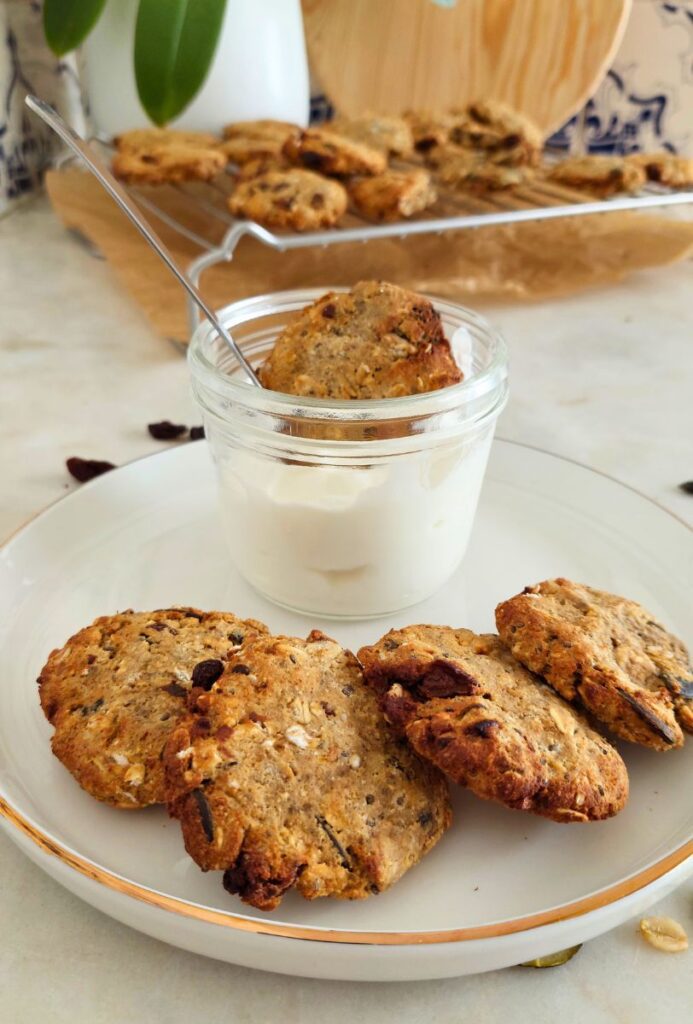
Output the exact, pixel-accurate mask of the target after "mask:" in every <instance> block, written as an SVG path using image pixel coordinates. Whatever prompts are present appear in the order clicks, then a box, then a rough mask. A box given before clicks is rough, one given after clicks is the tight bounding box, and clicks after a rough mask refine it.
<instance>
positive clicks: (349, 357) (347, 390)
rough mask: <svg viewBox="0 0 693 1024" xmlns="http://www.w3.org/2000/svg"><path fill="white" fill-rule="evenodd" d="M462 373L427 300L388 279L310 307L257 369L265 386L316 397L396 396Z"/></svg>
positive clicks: (329, 295) (356, 287) (453, 379)
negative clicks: (387, 281) (388, 281)
mask: <svg viewBox="0 0 693 1024" xmlns="http://www.w3.org/2000/svg"><path fill="white" fill-rule="evenodd" d="M461 379H462V373H461V371H460V369H459V367H458V366H457V364H456V363H455V360H454V359H453V356H452V352H451V351H450V345H449V343H448V341H447V340H446V338H445V335H444V333H443V325H442V322H441V319H440V316H439V315H438V313H437V312H436V311H435V309H434V308H433V306H432V305H431V303H430V302H429V301H428V299H425V298H424V297H423V296H421V295H417V294H416V293H415V292H410V291H408V290H407V289H405V288H399V287H398V286H397V285H394V284H388V283H386V282H384V281H360V282H359V283H358V284H356V285H354V287H353V288H352V289H351V291H349V292H328V293H327V295H323V296H322V297H321V298H319V299H317V300H316V302H314V303H313V304H312V306H307V307H306V309H304V310H302V311H301V313H299V314H298V316H297V317H296V319H295V320H294V321H293V322H292V323H290V324H289V326H288V327H286V328H285V329H284V330H283V331H282V333H281V334H280V335H279V337H278V338H277V341H276V342H275V345H274V348H273V349H272V351H271V353H270V354H269V356H268V357H267V359H266V360H265V362H264V363H263V365H262V367H261V368H260V380H261V382H262V384H263V386H264V387H266V388H270V389H271V390H272V391H281V392H284V393H285V394H289V395H312V396H316V397H319V398H341V399H349V398H353V399H357V398H361V399H363V398H396V397H401V396H402V395H413V394H418V393H420V392H424V391H435V390H437V389H438V388H443V387H447V386H449V385H450V384H456V383H457V382H458V381H460V380H461Z"/></svg>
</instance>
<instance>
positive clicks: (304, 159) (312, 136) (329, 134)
mask: <svg viewBox="0 0 693 1024" xmlns="http://www.w3.org/2000/svg"><path fill="white" fill-rule="evenodd" d="M282 152H283V153H284V156H286V157H287V158H288V159H289V160H290V161H291V162H292V163H293V164H298V165H299V166H301V167H306V168H307V169H308V170H310V171H319V172H321V173H322V174H335V175H338V176H339V175H348V174H382V172H383V171H384V170H385V168H386V167H387V157H386V156H385V154H384V153H383V152H382V151H381V150H379V149H374V148H373V147H372V146H366V145H364V143H363V142H355V141H354V140H353V139H348V138H347V137H346V136H344V135H337V133H336V132H333V131H330V130H329V129H327V128H307V129H306V130H305V131H303V132H298V133H296V134H293V135H290V136H289V138H288V139H287V140H286V142H285V143H284V147H283V150H282Z"/></svg>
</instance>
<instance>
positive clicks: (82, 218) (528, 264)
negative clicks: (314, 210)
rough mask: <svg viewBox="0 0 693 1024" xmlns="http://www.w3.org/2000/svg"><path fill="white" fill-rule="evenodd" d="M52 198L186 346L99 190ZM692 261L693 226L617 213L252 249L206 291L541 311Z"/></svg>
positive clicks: (214, 224) (153, 273)
mask: <svg viewBox="0 0 693 1024" xmlns="http://www.w3.org/2000/svg"><path fill="white" fill-rule="evenodd" d="M46 188H47V190H48V195H49V196H50V199H51V202H52V204H53V209H54V210H55V212H56V214H57V215H58V217H59V218H60V219H61V220H62V221H63V223H64V224H65V225H66V226H67V227H69V228H72V229H74V230H76V231H78V232H80V233H81V234H82V235H83V236H85V237H86V238H88V239H89V240H90V241H91V242H92V243H93V244H94V245H95V246H96V247H97V249H98V250H100V252H101V253H103V255H104V256H105V258H106V259H107V260H108V262H109V263H110V265H111V266H112V267H113V270H114V272H115V274H116V276H117V277H118V278H119V280H120V281H121V282H122V283H123V285H124V286H125V288H126V289H127V290H128V291H129V292H130V294H131V295H132V297H133V298H134V300H135V302H137V303H138V304H139V305H140V306H141V308H142V309H143V310H144V312H145V314H146V316H147V318H148V319H149V321H150V322H151V324H152V327H153V328H154V330H155V331H157V332H158V333H159V334H160V335H162V337H164V338H173V339H175V340H179V341H187V339H188V336H189V325H188V317H187V309H186V300H185V296H184V293H183V291H182V289H181V287H180V286H179V285H178V284H177V283H176V282H175V280H174V279H173V278H172V277H171V276H170V273H169V272H168V271H167V270H166V268H165V267H164V266H163V264H162V263H160V261H159V259H158V257H157V256H156V255H155V254H154V253H153V252H151V250H150V249H149V248H148V246H147V244H146V243H145V242H144V241H143V239H142V238H141V237H140V236H139V234H138V233H137V231H136V230H135V228H133V227H132V226H131V225H130V223H129V222H128V221H127V220H126V218H125V216H124V215H123V214H122V213H121V211H120V210H119V209H118V208H117V206H116V205H115V203H113V201H112V200H111V199H110V198H109V197H108V196H107V195H106V193H105V192H104V191H103V190H102V188H101V186H100V185H99V184H98V182H96V180H95V179H94V178H93V177H92V176H91V175H90V174H88V173H87V172H85V171H82V170H80V169H78V168H69V169H65V170H60V171H51V172H49V173H48V175H47V177H46ZM157 201H159V202H162V203H163V202H164V201H165V203H166V204H167V208H168V209H170V211H171V212H173V213H178V214H180V213H181V212H182V207H180V204H181V202H183V200H181V198H180V197H179V196H177V195H176V193H175V192H174V190H173V189H166V190H165V192H163V191H162V192H161V193H159V194H158V196H157ZM185 209H186V212H185V214H184V216H185V222H186V225H187V226H188V227H190V228H191V229H192V230H195V231H197V232H198V233H199V234H202V235H204V236H205V237H207V238H210V239H213V240H215V241H218V240H220V239H221V237H222V236H223V233H224V225H223V224H222V223H221V222H220V221H217V220H215V219H214V218H212V217H208V216H207V215H206V214H199V215H198V214H194V215H193V214H190V212H189V211H188V208H187V207H186V208H185ZM153 223H154V224H155V226H156V228H157V230H158V232H159V234H160V235H161V237H162V238H163V240H164V241H165V242H166V244H167V245H168V246H169V247H170V249H171V250H172V252H173V255H174V257H175V258H176V260H177V261H178V262H179V264H180V266H181V267H182V268H183V269H186V268H187V266H188V264H189V263H190V262H191V261H192V260H193V259H194V258H196V257H197V256H199V255H200V252H201V250H200V248H199V247H198V246H197V245H196V244H195V243H193V242H191V241H189V240H187V239H185V238H182V237H181V236H180V234H178V233H177V232H176V231H174V230H173V229H171V228H169V227H166V226H165V225H164V224H162V223H161V222H160V221H158V220H154V221H153ZM691 255H693V221H690V220H689V221H686V220H684V219H679V218H675V217H672V216H668V215H662V214H652V213H646V212H642V213H640V212H638V213H633V212H627V213H623V212H622V213H618V212H614V213H606V214H598V215H592V216H587V217H573V218H561V219H557V220H551V221H537V222H534V223H523V224H513V225H501V226H494V227H484V228H477V229H473V230H466V231H458V232H455V233H449V234H447V235H420V236H418V237H414V238H409V239H406V240H402V239H394V240H382V241H380V240H378V241H370V242H368V243H362V242H357V243H345V244H340V245H332V246H329V247H327V248H315V247H311V248H307V249H301V250H294V251H292V252H284V253H280V252H274V251H273V250H271V249H269V248H267V247H266V246H264V245H262V244H261V243H260V242H257V241H256V240H254V239H251V238H244V239H243V240H242V241H241V242H240V243H239V245H238V247H237V249H236V253H235V256H234V258H233V261H232V262H230V263H225V264H222V265H218V266H216V267H212V268H210V269H209V270H208V271H206V272H205V274H204V275H203V277H202V280H201V287H202V291H203V292H204V294H205V297H206V298H207V299H208V301H210V302H211V304H212V305H213V306H215V307H220V306H224V305H226V304H228V303H229V302H233V301H234V300H236V299H240V298H246V297H248V296H251V295H259V294H262V293H263V292H269V291H277V290H280V289H285V288H298V287H321V286H329V285H348V284H353V283H354V282H356V281H358V280H362V279H365V278H371V277H381V278H384V279H387V280H389V281H394V282H396V283H398V284H403V285H408V286H409V287H412V288H415V289H417V290H420V291H425V292H429V293H431V294H434V295H435V294H437V295H441V296H445V297H448V298H453V299H459V300H461V301H468V302H469V303H470V304H473V299H474V297H475V296H476V297H481V296H483V297H484V298H495V299H499V298H500V299H502V298H507V299H515V300H517V299H522V300H536V299H541V298H544V297H548V296H553V295H560V294H565V293H568V292H576V291H580V290H582V289H585V288H589V287H594V286H597V285H605V284H608V283H610V282H612V281H616V280H618V279H620V278H622V277H624V276H625V275H626V274H629V273H631V272H633V271H635V270H639V269H642V268H645V267H655V266H663V265H665V264H668V263H673V262H675V261H677V260H681V259H684V258H687V257H690V256H691Z"/></svg>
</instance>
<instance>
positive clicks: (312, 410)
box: [188, 286, 508, 420]
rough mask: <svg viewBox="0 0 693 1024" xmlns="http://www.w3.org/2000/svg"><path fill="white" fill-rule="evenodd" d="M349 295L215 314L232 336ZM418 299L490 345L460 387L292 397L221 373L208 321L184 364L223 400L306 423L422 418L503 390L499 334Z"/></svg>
mask: <svg viewBox="0 0 693 1024" xmlns="http://www.w3.org/2000/svg"><path fill="white" fill-rule="evenodd" d="M348 290H349V289H348V287H345V286H333V287H323V288H294V289H290V290H286V291H277V292H268V293H265V294H263V295H254V296H252V297H251V298H249V299H241V300H239V301H236V302H232V303H230V304H229V305H228V306H224V307H222V308H221V309H219V310H217V316H218V317H219V319H220V320H221V322H222V324H223V325H224V327H226V328H227V329H228V330H229V331H232V330H233V328H234V327H238V326H240V325H243V324H248V323H251V322H252V321H253V320H255V319H259V318H260V317H262V316H269V315H276V314H280V313H288V312H295V311H296V312H297V311H299V310H300V309H302V308H303V307H304V306H306V305H309V304H310V303H312V302H314V301H315V300H316V299H319V298H320V297H321V296H323V295H325V294H326V293H327V292H330V291H335V292H344V291H348ZM422 294H423V295H424V297H425V298H427V299H428V300H429V301H430V302H431V303H432V304H433V305H434V307H435V309H436V310H437V311H438V312H439V313H441V314H442V315H445V314H446V313H447V314H448V316H453V317H455V318H458V319H459V320H460V326H464V325H465V324H467V325H469V326H471V327H474V328H476V329H477V330H478V331H481V332H483V334H484V335H485V336H486V337H487V338H488V339H490V340H491V343H492V348H491V356H490V359H489V363H488V365H487V366H485V367H484V368H483V369H482V370H480V371H479V372H478V373H475V374H473V375H472V376H470V377H469V378H465V379H464V380H462V381H460V382H459V383H458V384H451V385H449V386H448V387H444V388H439V389H438V390H436V391H426V392H423V393H421V394H416V395H404V396H400V397H397V398H363V399H349V398H347V399H344V398H339V399H338V398H316V397H312V396H302V395H301V396H298V395H290V394H285V393H284V392H280V391H271V390H269V389H268V388H261V387H256V386H255V385H254V384H252V383H251V382H250V381H249V380H247V379H246V378H245V377H243V376H242V375H240V374H239V375H238V376H236V375H235V374H229V373H227V372H224V371H222V370H220V369H219V368H218V366H217V365H216V363H215V362H214V361H213V360H212V359H210V358H209V356H208V355H207V353H206V352H205V346H206V345H207V344H208V343H209V342H210V341H211V340H212V339H216V338H218V335H217V333H216V331H215V330H214V327H213V326H212V325H211V324H209V323H207V322H206V321H202V322H201V323H200V324H199V325H198V326H197V328H196V329H195V331H194V332H193V335H192V338H191V339H190V344H189V346H188V363H189V366H190V369H191V372H192V373H193V375H194V376H195V377H197V378H199V379H200V381H201V382H202V383H203V384H205V385H207V386H208V387H211V388H212V389H213V390H214V391H215V392H216V393H217V394H218V395H220V396H222V397H225V398H227V399H231V400H233V401H235V402H240V403H242V404H243V405H245V406H248V407H254V408H256V409H259V410H263V411H267V412H276V413H278V414H280V415H281V414H282V413H290V414H291V416H292V417H303V418H306V419H335V420H344V419H347V420H374V419H377V420H382V419H400V418H404V417H417V418H418V417H426V416H430V415H434V414H435V413H440V412H445V411H446V410H449V409H454V408H455V407H457V406H459V405H461V404H464V403H466V402H467V401H468V400H470V399H475V398H481V397H483V396H484V395H486V394H489V393H493V392H496V391H502V389H503V385H504V383H505V380H506V378H507V361H508V360H507V347H506V344H505V339H504V338H503V335H502V334H501V333H500V331H498V330H497V329H496V328H495V327H493V326H492V325H491V324H490V323H489V322H488V320H486V319H485V317H483V316H481V315H480V314H479V313H476V312H475V311H474V310H471V309H469V308H468V307H466V306H462V305H461V304H459V303H456V302H451V301H449V300H447V299H443V298H439V297H438V296H434V295H428V294H426V293H422ZM230 355H231V358H232V359H233V360H234V361H235V362H236V363H237V362H238V361H237V359H236V357H235V355H234V354H233V353H232V352H231V353H230ZM238 365H239V366H240V364H238ZM493 405H494V406H495V403H493ZM492 411H493V409H492V408H489V409H488V412H492Z"/></svg>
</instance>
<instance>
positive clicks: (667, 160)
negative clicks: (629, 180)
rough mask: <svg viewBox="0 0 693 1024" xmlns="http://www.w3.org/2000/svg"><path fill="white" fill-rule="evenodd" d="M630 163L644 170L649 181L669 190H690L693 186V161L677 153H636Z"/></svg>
mask: <svg viewBox="0 0 693 1024" xmlns="http://www.w3.org/2000/svg"><path fill="white" fill-rule="evenodd" d="M628 161H629V162H630V163H632V164H635V166H636V167H639V168H642V170H644V172H645V174H646V175H647V179H648V181H657V182H659V183H660V184H661V185H666V186H667V187H668V188H689V187H690V186H691V185H693V159H692V158H691V157H687V156H677V155H676V153H636V154H634V155H633V156H630V157H628Z"/></svg>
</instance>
